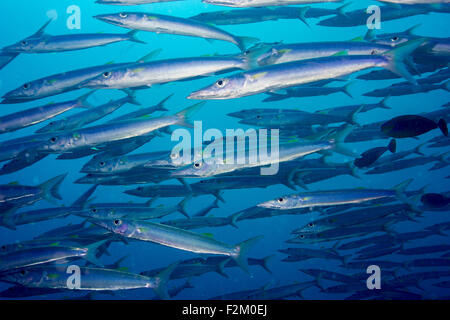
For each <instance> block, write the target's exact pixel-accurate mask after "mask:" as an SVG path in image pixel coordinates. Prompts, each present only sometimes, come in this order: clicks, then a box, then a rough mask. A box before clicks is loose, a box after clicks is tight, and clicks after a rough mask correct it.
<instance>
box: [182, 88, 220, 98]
mask: <svg viewBox="0 0 450 320" xmlns="http://www.w3.org/2000/svg"><path fill="white" fill-rule="evenodd" d="M186 99H190V100H208V99H220V97H216V96H214V95H212V94H208V93H206V92H205V91H204V90H198V91H194V92H192V93H191V94H190V95H188V96H187V97H186Z"/></svg>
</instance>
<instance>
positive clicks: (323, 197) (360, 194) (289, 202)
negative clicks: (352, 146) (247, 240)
mask: <svg viewBox="0 0 450 320" xmlns="http://www.w3.org/2000/svg"><path fill="white" fill-rule="evenodd" d="M411 181H412V179H410V180H407V181H405V182H403V183H401V184H399V185H398V186H396V187H395V188H394V190H382V189H348V190H329V191H316V192H305V193H300V194H293V195H289V196H283V197H279V198H277V199H275V200H271V201H266V202H263V203H260V204H258V207H263V208H269V209H278V210H289V209H300V208H314V207H325V206H336V205H343V204H350V203H362V202H367V201H371V200H377V199H383V198H402V197H403V191H404V189H405V188H406V187H407V186H408V185H409V184H410V183H411Z"/></svg>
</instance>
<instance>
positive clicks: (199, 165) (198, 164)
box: [194, 162, 203, 169]
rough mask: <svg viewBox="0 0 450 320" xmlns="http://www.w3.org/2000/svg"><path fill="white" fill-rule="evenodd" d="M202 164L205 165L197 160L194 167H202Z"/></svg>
mask: <svg viewBox="0 0 450 320" xmlns="http://www.w3.org/2000/svg"><path fill="white" fill-rule="evenodd" d="M202 166H203V163H202V162H196V163H194V168H195V169H200V168H201V167H202Z"/></svg>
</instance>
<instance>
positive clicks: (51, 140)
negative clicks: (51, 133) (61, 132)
mask: <svg viewBox="0 0 450 320" xmlns="http://www.w3.org/2000/svg"><path fill="white" fill-rule="evenodd" d="M56 140H58V138H56V137H52V138H50V142H53V143H55V142H56Z"/></svg>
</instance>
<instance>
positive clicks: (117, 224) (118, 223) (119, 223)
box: [114, 219, 122, 226]
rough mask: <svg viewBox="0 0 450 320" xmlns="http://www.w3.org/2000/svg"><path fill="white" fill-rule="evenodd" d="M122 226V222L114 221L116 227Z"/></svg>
mask: <svg viewBox="0 0 450 320" xmlns="http://www.w3.org/2000/svg"><path fill="white" fill-rule="evenodd" d="M121 224H122V220H119V219H116V220H114V225H116V226H120V225H121Z"/></svg>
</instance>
